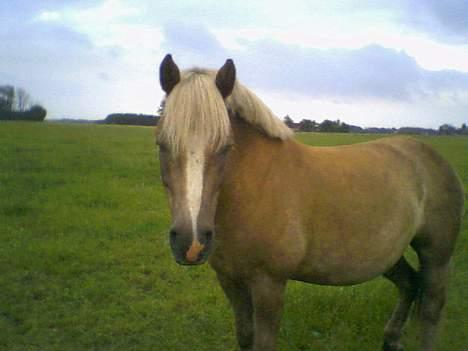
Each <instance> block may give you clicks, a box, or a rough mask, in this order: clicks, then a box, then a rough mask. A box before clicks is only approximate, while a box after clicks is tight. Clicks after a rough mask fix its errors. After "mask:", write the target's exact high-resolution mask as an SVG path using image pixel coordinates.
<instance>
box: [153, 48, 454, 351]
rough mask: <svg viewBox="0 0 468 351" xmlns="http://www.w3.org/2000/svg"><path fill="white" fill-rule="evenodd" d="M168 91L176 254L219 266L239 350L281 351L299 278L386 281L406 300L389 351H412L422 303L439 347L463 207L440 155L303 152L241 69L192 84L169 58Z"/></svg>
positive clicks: (196, 73) (164, 67) (386, 142)
mask: <svg viewBox="0 0 468 351" xmlns="http://www.w3.org/2000/svg"><path fill="white" fill-rule="evenodd" d="M160 81H161V86H162V89H163V90H164V91H165V92H166V95H167V96H166V101H165V111H164V116H163V118H162V120H161V123H160V126H159V127H158V130H157V142H158V144H159V152H160V162H161V176H162V181H163V183H164V186H165V187H166V189H167V192H168V195H169V196H168V197H169V201H170V207H171V213H172V228H171V230H170V244H171V248H172V252H173V254H174V256H175V259H176V261H177V262H178V263H179V264H184V265H196V264H201V263H203V262H205V261H206V260H207V259H209V262H210V264H211V266H212V267H213V268H214V269H215V271H216V273H217V276H218V279H219V282H220V284H221V286H222V288H223V290H224V292H225V294H226V296H227V297H228V299H229V301H230V303H231V305H232V307H233V309H234V314H235V322H236V330H237V340H238V343H239V346H240V349H241V350H255V351H266V350H268V351H269V350H274V349H275V339H276V336H277V333H278V329H279V325H280V316H281V309H282V305H283V294H284V290H285V285H286V282H287V280H288V279H294V280H300V281H305V282H310V283H317V284H326V285H350V284H357V283H361V282H365V281H368V280H370V279H372V278H375V277H377V276H379V275H382V274H383V275H384V276H385V277H386V278H388V279H389V280H390V281H392V282H393V283H394V284H395V285H396V287H397V288H398V290H399V293H400V300H399V302H398V304H397V306H396V308H395V311H394V312H393V315H392V316H391V318H390V320H389V322H388V323H387V325H386V327H385V332H384V346H383V348H384V350H387V351H390V350H391V351H396V350H401V349H402V347H401V345H400V342H399V340H400V336H401V332H402V327H403V324H404V322H405V320H406V319H407V317H408V312H409V310H410V307H411V305H412V303H413V301H414V300H416V299H417V298H418V299H419V301H420V319H421V329H422V330H421V349H422V350H424V351H428V350H432V349H433V347H434V335H435V331H436V327H437V324H438V322H439V318H440V314H441V310H442V307H443V305H444V300H445V295H446V288H447V275H448V265H449V262H450V258H451V256H452V253H453V250H454V246H455V241H456V238H457V234H458V232H459V229H460V225H461V216H462V210H463V189H462V186H461V183H460V181H459V179H458V178H457V176H456V174H455V173H454V171H453V169H452V168H451V167H450V166H449V164H448V163H447V162H446V161H445V160H444V159H443V158H442V157H441V156H439V154H437V153H436V152H435V151H434V150H432V149H431V148H429V147H428V146H426V145H425V144H422V143H420V142H418V141H415V140H412V139H409V138H388V139H381V140H378V141H373V142H368V143H362V144H357V145H350V146H339V147H309V146H305V145H302V144H300V143H298V142H296V141H295V140H294V139H293V138H292V132H291V131H290V130H289V129H288V128H287V127H286V126H285V125H284V124H283V123H282V122H281V121H280V120H279V119H277V118H276V117H275V116H274V115H273V114H272V112H271V111H270V110H269V109H268V107H266V106H265V105H264V104H263V102H262V101H260V99H259V98H257V97H256V96H255V95H254V94H253V93H252V92H251V91H249V90H248V89H247V88H245V87H244V86H242V85H241V84H240V83H239V82H237V81H236V70H235V67H234V64H233V62H232V60H227V61H226V63H225V64H224V66H223V67H222V68H221V69H220V70H219V71H217V72H215V71H209V70H204V69H192V70H188V71H184V72H182V73H181V72H180V71H179V69H178V67H177V66H176V64H175V63H174V61H173V60H172V57H171V56H170V55H167V56H166V57H165V58H164V60H163V61H162V63H161V66H160ZM408 245H411V246H412V247H413V248H414V250H415V251H416V252H417V254H418V257H419V262H420V268H419V270H418V271H416V270H415V269H413V268H412V267H411V266H410V265H409V264H408V262H407V261H406V260H405V258H404V256H403V253H404V251H405V249H406V248H407V247H408Z"/></svg>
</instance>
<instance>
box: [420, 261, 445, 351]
mask: <svg viewBox="0 0 468 351" xmlns="http://www.w3.org/2000/svg"><path fill="white" fill-rule="evenodd" d="M448 270H449V264H448V262H446V263H445V264H437V263H436V264H432V263H431V262H430V261H428V262H421V280H422V281H421V283H422V295H421V306H420V311H419V318H420V319H421V350H422V351H431V350H433V348H434V347H435V336H436V332H437V325H438V323H439V320H440V316H441V312H442V308H443V307H444V305H445V298H446V290H447V278H448Z"/></svg>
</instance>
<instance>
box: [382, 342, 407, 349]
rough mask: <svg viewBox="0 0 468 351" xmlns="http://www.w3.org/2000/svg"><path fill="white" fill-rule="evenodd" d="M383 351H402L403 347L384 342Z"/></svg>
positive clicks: (394, 343)
mask: <svg viewBox="0 0 468 351" xmlns="http://www.w3.org/2000/svg"><path fill="white" fill-rule="evenodd" d="M382 350H383V351H403V346H402V345H401V344H400V343H399V342H389V341H384V344H383V347H382Z"/></svg>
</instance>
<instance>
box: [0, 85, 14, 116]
mask: <svg viewBox="0 0 468 351" xmlns="http://www.w3.org/2000/svg"><path fill="white" fill-rule="evenodd" d="M14 101H15V88H14V87H12V86H11V85H2V86H0V110H2V111H7V112H10V111H13V103H14Z"/></svg>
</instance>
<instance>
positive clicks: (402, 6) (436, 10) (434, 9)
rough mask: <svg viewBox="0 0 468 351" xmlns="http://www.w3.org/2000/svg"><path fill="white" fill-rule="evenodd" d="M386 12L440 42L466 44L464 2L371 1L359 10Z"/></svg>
mask: <svg viewBox="0 0 468 351" xmlns="http://www.w3.org/2000/svg"><path fill="white" fill-rule="evenodd" d="M369 8H371V9H373V10H382V9H386V10H387V11H390V12H391V13H393V15H394V17H395V19H396V20H397V21H398V22H400V23H402V24H404V25H406V26H407V27H410V28H412V29H414V30H416V31H418V32H421V33H424V34H426V35H428V36H429V37H432V38H434V39H435V40H437V41H440V42H447V43H451V44H461V45H466V44H468V17H467V14H468V1H466V0H446V1H440V0H424V1H412V0H396V1H386V2H382V1H370V2H369V3H367V4H361V5H360V7H359V9H360V10H364V11H365V10H366V9H367V10H368V9H369Z"/></svg>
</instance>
